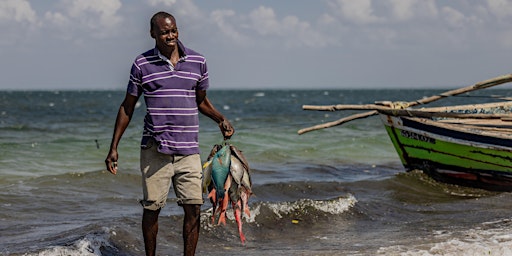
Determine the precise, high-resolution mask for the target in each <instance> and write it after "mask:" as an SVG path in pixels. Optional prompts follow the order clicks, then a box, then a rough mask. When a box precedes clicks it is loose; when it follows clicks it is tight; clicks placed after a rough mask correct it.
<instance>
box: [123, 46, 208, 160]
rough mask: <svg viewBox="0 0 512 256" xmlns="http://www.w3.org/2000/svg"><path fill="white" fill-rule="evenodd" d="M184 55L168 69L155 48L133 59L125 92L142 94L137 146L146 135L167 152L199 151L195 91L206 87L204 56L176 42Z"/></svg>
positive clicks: (206, 74) (188, 152) (185, 152)
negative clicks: (141, 128) (143, 111)
mask: <svg viewBox="0 0 512 256" xmlns="http://www.w3.org/2000/svg"><path fill="white" fill-rule="evenodd" d="M178 46H179V48H180V50H181V52H182V53H183V54H184V55H183V56H181V58H180V59H179V61H178V63H177V64H176V65H175V67H174V69H172V68H171V67H170V65H169V63H168V62H167V61H165V60H163V59H161V58H160V57H159V56H158V50H157V48H154V49H151V50H149V51H147V52H145V53H143V54H141V55H139V56H137V58H136V59H135V61H134V62H133V64H132V69H131V74H130V81H129V82H128V89H127V91H128V93H129V94H131V95H134V96H136V97H140V96H141V95H142V94H144V100H145V102H146V109H147V111H146V117H145V118H144V132H143V135H142V141H141V147H145V146H146V144H147V142H148V140H149V139H150V138H154V139H155V140H156V141H157V142H158V144H159V145H158V151H159V152H161V153H164V154H170V155H191V154H197V153H199V141H198V133H199V116H198V113H199V111H198V108H197V103H196V90H206V89H208V87H209V83H208V69H207V67H206V59H205V58H204V57H203V56H202V55H201V54H199V53H197V52H195V51H193V50H191V49H188V48H186V47H185V46H183V44H182V43H181V42H178Z"/></svg>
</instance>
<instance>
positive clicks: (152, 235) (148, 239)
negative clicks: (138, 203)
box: [142, 209, 160, 256]
mask: <svg viewBox="0 0 512 256" xmlns="http://www.w3.org/2000/svg"><path fill="white" fill-rule="evenodd" d="M159 214H160V209H158V210H156V211H152V210H148V209H144V213H143V214H142V235H143V236H144V248H145V249H146V256H154V255H155V252H156V235H157V234H158V215H159Z"/></svg>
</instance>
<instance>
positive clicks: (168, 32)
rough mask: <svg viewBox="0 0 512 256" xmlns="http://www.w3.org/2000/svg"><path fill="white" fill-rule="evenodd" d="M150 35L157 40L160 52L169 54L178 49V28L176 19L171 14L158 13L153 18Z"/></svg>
mask: <svg viewBox="0 0 512 256" xmlns="http://www.w3.org/2000/svg"><path fill="white" fill-rule="evenodd" d="M150 25H151V28H150V34H151V37H152V38H154V39H155V43H156V47H157V48H158V50H159V51H160V52H168V51H172V50H174V49H177V47H178V36H179V34H178V27H177V25H176V19H175V18H174V16H172V15H171V14H169V13H166V12H158V13H156V14H155V15H153V17H152V18H151V22H150Z"/></svg>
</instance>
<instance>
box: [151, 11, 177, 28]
mask: <svg viewBox="0 0 512 256" xmlns="http://www.w3.org/2000/svg"><path fill="white" fill-rule="evenodd" d="M165 18H170V19H172V20H173V21H174V23H176V19H175V18H174V16H172V14H170V13H167V12H157V13H155V14H154V15H153V17H151V21H150V22H149V25H150V28H151V31H153V29H154V28H155V27H156V20H157V19H165Z"/></svg>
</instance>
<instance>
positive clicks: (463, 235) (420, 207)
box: [0, 90, 512, 255]
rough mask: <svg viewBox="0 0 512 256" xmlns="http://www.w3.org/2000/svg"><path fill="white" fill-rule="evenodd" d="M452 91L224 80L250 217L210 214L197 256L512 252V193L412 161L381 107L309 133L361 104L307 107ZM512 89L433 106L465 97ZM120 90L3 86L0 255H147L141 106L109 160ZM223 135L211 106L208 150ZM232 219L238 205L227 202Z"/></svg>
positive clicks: (172, 229)
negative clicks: (250, 86) (408, 165)
mask: <svg viewBox="0 0 512 256" xmlns="http://www.w3.org/2000/svg"><path fill="white" fill-rule="evenodd" d="M440 92H442V90H241V91H227V90H226V91H224V90H217V91H215V90H213V91H210V92H209V97H210V99H211V101H212V102H213V103H214V104H215V106H216V107H217V108H218V109H219V110H220V111H221V112H223V113H224V114H225V116H226V117H228V118H229V119H230V120H231V121H232V123H233V125H234V126H235V129H236V133H235V136H234V137H233V138H232V139H231V141H230V142H231V143H232V144H234V145H235V146H237V147H238V148H239V149H241V150H243V152H244V154H245V156H246V158H247V159H248V161H249V163H250V164H251V167H252V171H251V174H252V180H253V183H254V184H253V191H254V193H255V194H254V196H253V197H251V198H250V200H249V206H250V208H251V216H250V217H249V216H245V218H244V226H243V229H244V232H245V235H246V237H247V242H246V244H245V245H241V244H240V241H239V238H238V232H237V230H236V224H235V222H234V219H233V218H232V217H230V218H229V219H228V223H227V225H226V226H217V225H212V224H211V223H210V222H209V216H210V214H211V212H210V211H211V205H210V203H209V202H208V201H206V203H205V204H204V205H203V208H202V225H201V235H200V240H199V244H198V249H197V255H512V231H511V230H512V210H511V209H512V194H511V193H497V192H490V191H485V190H479V189H472V188H464V187H458V186H454V185H448V184H443V183H438V182H436V181H433V180H432V179H430V178H429V177H427V176H425V175H424V174H423V173H421V172H419V171H412V172H406V171H405V170H404V168H403V167H402V165H401V164H400V161H399V158H398V156H397V154H396V152H395V151H394V148H393V146H392V144H391V142H390V140H389V138H388V137H387V134H386V133H385V130H384V128H383V126H382V124H381V122H380V120H379V118H378V117H369V118H365V119H361V120H356V121H353V122H350V123H347V124H344V125H343V126H338V127H333V128H329V129H324V130H319V131H313V132H310V133H306V134H303V135H298V134H297V131H298V130H299V129H301V128H305V127H309V126H312V125H315V124H318V123H323V122H327V121H333V120H337V119H339V118H341V117H343V116H347V115H350V114H353V113H356V112H355V111H345V112H317V111H304V110H302V108H301V106H302V105H303V104H311V105H329V104H363V103H373V102H374V101H378V100H393V101H394V100H403V101H411V100H416V99H421V98H422V97H425V96H431V95H434V94H437V93H440ZM510 94H511V93H510V90H488V91H487V94H485V93H484V92H480V91H478V92H475V93H473V94H470V95H469V96H471V97H450V98H446V99H442V100H440V101H438V102H435V103H432V104H431V105H432V106H436V104H437V105H441V104H459V103H465V102H472V101H476V100H481V99H486V100H487V99H488V96H489V95H501V96H510ZM123 97H124V92H123V91H122V90H121V91H23V92H22V91H14V92H8V91H4V92H2V93H1V95H0V255H143V251H144V249H143V248H144V245H143V240H142V235H141V231H140V219H141V214H142V209H141V207H140V206H139V204H138V200H140V198H141V194H142V191H141V187H140V175H139V168H138V165H139V164H138V158H139V147H138V145H139V141H140V136H141V129H142V120H143V115H144V111H145V110H144V104H143V103H142V104H140V106H139V107H138V108H137V110H136V113H135V116H134V118H133V120H132V123H131V124H130V126H129V128H128V130H127V131H126V133H125V134H124V136H123V139H122V141H121V144H120V145H119V154H120V159H119V173H118V175H116V176H114V175H111V174H110V173H108V172H106V171H105V170H104V169H105V168H104V163H103V161H104V159H105V157H106V154H107V151H108V145H109V143H110V139H111V135H112V130H113V126H114V120H115V116H116V113H117V109H118V107H119V104H120V103H121V101H122V99H123ZM220 142H222V136H221V135H220V132H219V131H218V127H217V126H216V124H215V123H213V121H211V120H209V119H207V118H203V117H201V134H200V144H201V150H202V158H203V159H205V158H206V156H207V154H208V153H209V151H210V149H211V147H212V146H213V145H214V144H216V143H220ZM182 214H183V213H182V209H181V208H180V207H178V206H177V205H176V200H175V198H174V196H173V195H172V193H171V196H170V197H169V199H168V205H167V206H166V207H165V208H164V210H163V211H162V214H161V218H160V233H159V237H158V255H181V254H182V238H181V225H182V220H183V215H182ZM228 216H232V212H228Z"/></svg>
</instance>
